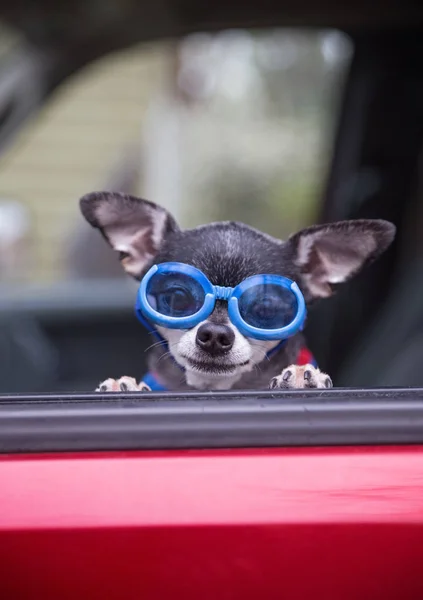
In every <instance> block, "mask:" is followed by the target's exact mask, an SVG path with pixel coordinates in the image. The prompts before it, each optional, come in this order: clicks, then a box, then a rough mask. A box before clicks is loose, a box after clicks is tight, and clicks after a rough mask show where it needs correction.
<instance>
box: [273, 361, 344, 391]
mask: <svg viewBox="0 0 423 600" xmlns="http://www.w3.org/2000/svg"><path fill="white" fill-rule="evenodd" d="M269 387H270V389H271V390H274V389H281V390H301V389H311V388H319V389H321V388H331V387H333V383H332V379H331V378H330V377H329V375H326V373H322V371H320V370H319V369H316V367H313V365H302V366H298V365H291V366H289V367H286V369H284V370H283V371H282V373H281V374H280V375H278V376H277V377H274V378H273V379H272V380H271V381H270V384H269Z"/></svg>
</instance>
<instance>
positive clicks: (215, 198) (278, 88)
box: [0, 3, 421, 392]
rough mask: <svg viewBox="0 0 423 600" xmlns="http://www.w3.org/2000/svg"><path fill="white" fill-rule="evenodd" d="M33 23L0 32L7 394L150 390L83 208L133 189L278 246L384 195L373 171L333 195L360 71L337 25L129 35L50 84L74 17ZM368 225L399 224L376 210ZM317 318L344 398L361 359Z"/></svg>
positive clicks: (68, 58)
mask: <svg viewBox="0 0 423 600" xmlns="http://www.w3.org/2000/svg"><path fill="white" fill-rule="evenodd" d="M24 4H25V3H24ZM94 4H95V3H94ZM94 4H92V6H94ZM111 5H112V4H110V6H111ZM90 6H91V4H90ZM92 6H91V8H92ZM27 8H28V7H26V9H27ZM96 10H97V9H96ZM98 10H99V9H98ZM16 14H17V13H16ZM34 14H35V13H34ZM34 14H30V13H28V15H27V16H28V18H25V19H22V18H21V15H20V16H19V17H16V15H15V13H13V10H12V11H11V13H10V14H7V15H6V18H5V19H4V20H3V21H2V22H1V21H0V392H20V391H21V392H24V391H42V392H48V391H60V390H69V391H71V390H84V389H85V390H90V389H92V388H93V387H95V385H96V384H97V383H98V380H100V379H103V378H104V377H106V376H119V375H122V374H123V373H128V374H131V375H135V376H137V375H139V376H141V375H142V372H143V368H144V361H145V352H144V351H145V348H146V347H147V346H148V342H149V340H148V337H146V335H145V334H144V332H143V331H142V329H141V327H140V325H139V324H137V322H136V320H135V319H134V317H133V315H132V306H133V301H134V292H135V289H136V284H135V283H132V282H131V281H130V280H129V279H127V278H126V276H125V275H124V274H123V272H121V270H120V266H119V264H118V261H117V258H116V256H115V255H114V253H113V252H112V251H111V250H110V249H109V248H108V246H107V245H106V243H105V242H104V240H103V239H102V238H101V236H100V235H99V234H98V233H97V232H95V231H94V230H92V229H91V228H90V227H89V226H88V225H87V224H86V222H85V221H84V220H83V219H82V217H81V215H80V213H79V209H78V200H79V198H80V197H81V196H82V195H83V194H85V193H87V192H89V191H93V190H102V189H110V190H118V191H124V192H127V193H132V194H136V195H139V196H141V197H144V198H148V199H150V200H153V201H155V202H158V203H159V204H162V205H164V206H166V207H167V208H168V209H169V210H170V211H171V212H172V213H173V215H174V216H175V217H176V219H177V220H178V221H179V223H180V224H181V225H182V226H185V227H191V226H195V225H198V224H201V223H205V222H210V221H214V220H226V219H234V220H240V221H244V222H246V223H249V224H251V225H253V226H254V227H257V228H259V229H262V230H263V231H266V232H268V233H270V234H272V235H274V236H277V237H280V238H286V237H287V236H288V235H289V234H290V233H292V232H294V231H296V230H298V229H300V228H302V227H304V226H307V225H309V224H311V223H313V222H317V221H319V220H321V219H322V218H323V217H326V220H335V219H336V218H340V217H342V218H347V217H348V216H350V215H351V216H360V214H358V215H355V214H354V209H355V208H357V207H360V206H362V205H363V202H364V200H366V198H374V197H375V196H377V194H379V193H380V191H381V189H382V188H383V183H381V177H380V175H381V174H380V172H378V171H377V169H375V168H374V167H375V165H374V164H371V163H372V161H370V162H369V161H367V163H368V164H364V167H363V165H361V166H360V168H359V169H357V168H356V169H355V170H354V173H353V174H352V175H351V174H350V175H349V176H348V177H346V176H345V175H344V176H343V177H342V179H341V182H340V183H339V181H338V182H335V183H336V194H334V192H333V190H332V192H331V186H332V188H333V187H334V176H333V171H334V166H336V164H337V163H336V161H337V157H338V155H339V156H341V162H342V160H343V164H344V167H345V165H347V163H348V160H347V161H345V157H344V158H343V159H342V156H344V155H341V154H342V153H341V152H340V151H339V152H338V151H337V147H338V146H339V139H338V142H337V144H338V146H337V145H336V140H337V138H339V136H340V131H342V126H343V123H344V127H345V117H344V116H343V113H344V112H345V106H346V104H347V105H348V98H349V97H350V94H349V92H348V88H349V87H351V85H352V84H351V78H352V79H354V73H355V71H354V69H355V67H354V65H353V60H358V59H360V52H358V51H357V52H356V41H355V36H354V35H349V33H348V32H347V31H341V28H337V27H329V26H324V25H322V26H318V27H316V26H313V27H306V26H300V27H292V26H280V25H279V26H272V27H266V28H257V29H256V28H252V29H250V28H242V27H237V28H229V27H227V28H223V27H222V28H216V31H212V32H208V33H206V32H203V31H202V30H201V28H199V27H198V28H193V29H194V31H193V32H190V33H187V34H186V35H181V36H178V37H176V38H175V37H166V36H165V37H164V38H163V39H158V40H156V41H154V39H152V40H148V41H146V42H144V43H132V40H131V34H130V33H128V39H125V42H124V43H120V42H116V43H109V44H107V43H103V45H102V46H101V48H100V47H96V48H95V50H90V49H89V47H88V45H87V50H86V56H84V57H83V58H80V57H78V58H77V54H78V51H77V50H76V49H75V48H76V47H75V46H71V45H69V46H68V47H65V46H66V45H64V49H63V56H64V57H65V58H64V61H62V66H61V70H60V73H59V74H57V72H56V71H57V70H56V71H55V62H54V61H55V59H56V60H57V56H55V55H54V52H51V47H49V46H48V44H47V45H46V44H44V46H43V44H41V43H40V40H44V38H43V36H44V37H46V36H47V33H46V31H48V35H50V36H52V39H59V38H60V35H64V34H63V31H64V32H65V33H66V35H68V29H69V30H70V29H71V28H72V27H71V25H69V23H71V24H72V16H71V15H69V14H67V13H66V12H63V11H60V10H58V12H57V14H56V13H53V16H54V19H56V17H58V15H59V16H60V18H61V19H62V21H60V19H57V21H55V20H54V19H51V23H49V27H50V29H47V28H46V29H45V30H44V29H42V28H41V29H40V26H39V23H38V22H37V19H36V18H35V16H34ZM80 16H81V15H80ZM109 16H110V15H109ZM112 16H113V15H112ZM30 17H31V18H30ZM31 19H32V20H31ZM110 19H112V17H110ZM43 23H44V21H43ZM52 23H53V25H54V26H53V25H52ZM15 25H16V26H15ZM74 25H75V24H74ZM100 25H101V19H100ZM100 25H99V27H100ZM37 27H38V29H37ZM55 27H56V29H57V30H56V29H54V28H55ZM206 29H207V28H204V30H206ZM51 31H53V34H51ZM28 32H29V34H28ZM94 33H95V32H94ZM97 33H98V32H97ZM85 34H87V32H85V33H79V34H78V35H79V36H80V37H79V38H78V37H77V38H76V39H80V40H83V35H85ZM87 35H88V34H87ZM125 35H126V34H125ZM55 36H56V37H55ZM47 37H48V36H47ZM134 37H136V36H134ZM151 37H152V38H154V36H151ZM157 37H158V38H159V37H161V36H157ZM49 39H50V38H49ZM99 39H100V38H99ZM366 43H368V42H366ZM115 46H116V47H119V49H115ZM120 46H122V47H124V48H120ZM82 47H83V44H81V48H82ZM69 48H71V50H69ZM81 48H78V50H79V51H81ZM55 52H56V53H57V52H58V51H57V50H55ZM378 52H379V50H378ZM67 53H68V54H67ZM377 55H378V54H377V52H376V54H375V56H377ZM357 56H358V59H357ZM360 60H362V57H361V59H360ZM373 66H375V65H373ZM376 68H380V65H376ZM391 73H392V65H391ZM420 83H421V79H419V85H420ZM354 85H355V84H354ZM363 85H364V86H365V85H370V84H366V80H365V78H364V79H363V77H361V88H362V89H363ZM419 89H420V88H419ZM394 93H395V92H394ZM358 100H359V101H361V103H362V104H363V99H362V98H361V99H360V98H358ZM366 118H368V117H366ZM388 126H389V125H388ZM419 127H420V123H419ZM355 128H356V130H357V132H358V131H359V126H358V121H357V125H356V126H355V125H354V124H352V130H351V125H350V131H349V136H350V137H349V139H350V140H351V135H353V136H354V135H355V132H354V129H355ZM419 131H420V129H419ZM354 143H355V144H357V143H358V142H357V140H355V142H354ZM360 143H361V142H360ZM381 145H382V146H384V142H383V141H381ZM349 147H353V146H351V144H350V146H349ZM341 150H342V148H341ZM357 156H358V154H357ZM338 162H339V161H338ZM385 162H386V160H385ZM388 162H389V161H388ZM364 163H366V161H364ZM341 166H342V165H341ZM385 166H388V167H389V164H386V165H385ZM338 171H339V165H338ZM335 179H336V178H335ZM328 198H332V212H331V213H330V211H329V213H328V210H327V201H328ZM340 198H344V199H346V200H345V201H347V200H348V202H350V204H349V208H348V210H347V211H344V212H345V213H346V214H343V213H342V210H340V209H339V208H337V206H338V205H337V204H336V203H337V202H338V204H339V202H340ZM378 202H379V206H380V199H379V200H378ZM325 211H326V213H328V214H326V215H325ZM388 212H389V211H388ZM391 212H392V211H391ZM365 213H366V211H365ZM368 213H369V211H368V210H367V213H366V214H367V216H385V217H389V214H388V215H384V214H382V213H383V210H380V209H379V208H378V204H376V207H375V206H374V207H373V208H372V209H371V210H370V214H368ZM366 214H364V216H366ZM394 220H395V219H394ZM391 266H392V265H391ZM385 271H386V269H385ZM375 281H377V279H375V280H374V282H375ZM366 285H367V284H366ZM383 290H384V288H383V286H380V290H379V291H380V292H383ZM351 293H352V294H353V296H351ZM356 293H357V294H358V296H357V297H358V301H357V302H356V303H355V305H354V306H353V308H351V306H349V307H348V308H347V309H345V310H347V313H346V314H347V315H348V319H347V320H348V321H349V322H350V333H348V331H346V332H345V335H348V336H349V337H348V338H347V339H350V337H351V345H353V342H355V340H353V339H352V336H353V334H355V330H356V326H355V323H364V322H366V324H368V322H370V321H369V319H370V317H369V314H368V313H366V310H367V308H366V306H365V304H366V302H365V297H366V296H365V290H364V291H363V288H357V291H356ZM345 294H347V295H348V297H349V298H351V297H354V290H353V291H352V292H351V290H349V291H347V292H345ZM363 294H364V295H363ZM344 298H345V296H344ZM337 302H342V297H341V300H337ZM374 302H376V301H374ZM363 305H364V306H363ZM345 306H346V304H345V303H344V304H342V306H341V309H339V310H341V313H339V315H338V323H339V319H340V320H341V321H340V322H342V323H345V314H343V313H342V311H343V310H344V308H343V307H345ZM374 306H375V307H376V306H377V308H378V311H379V312H380V311H381V310H382V308H381V306H379V305H377V304H376V303H375V304H374ZM379 309H380V310H379ZM324 310H326V312H322V313H320V317H319V316H318V317H317V318H316V317H315V318H314V326H313V319H312V323H311V327H310V335H311V339H312V346H313V348H312V349H313V350H314V351H315V352H316V354H317V355H318V358H320V360H321V362H323V364H322V366H323V367H325V368H328V369H329V370H330V372H331V374H334V379H335V383H336V382H337V377H336V376H337V373H339V382H340V383H345V377H342V367H343V366H345V364H347V363H348V360H349V359H351V357H350V356H347V355H346V353H345V351H344V355H343V356H342V357H341V354H342V352H341V354H340V353H339V350H340V348H341V350H342V349H343V347H344V345H345V342H344V343H342V341H341V342H340V341H339V340H337V339H335V338H336V334H337V331H338V330H339V328H338V327H337V322H336V320H334V319H332V321H330V319H329V318H328V312H327V311H329V312H330V313H331V314H333V315H335V305H330V304H329V305H328V308H326V309H324ZM336 310H338V309H336ZM338 312H339V311H338ZM379 312H378V314H379ZM350 317H351V318H350ZM373 317H374V315H373ZM322 319H328V320H327V323H326V322H325V323H324V324H323V325H322ZM366 319H367V321H366ZM313 340H314V342H313ZM357 344H358V345H357ZM357 344H356V348H357V349H358V350H356V352H358V353H359V354H360V353H361V350H360V343H358V342H357ZM361 344H363V342H361ZM329 345H330V347H331V349H330V350H329V349H328V348H329ZM366 345H368V344H366ZM338 357H339V361H338ZM341 358H342V360H341ZM337 361H338V362H337ZM331 367H332V368H331ZM369 373H370V374H369ZM372 373H373V372H372V371H371V370H370V372H369V371H367V374H366V370H365V369H364V370H363V369H361V370H360V369H358V371H357V372H356V373H355V375H354V369H353V375H352V377H351V385H373V384H375V385H376V384H380V383H384V382H385V381H384V378H383V377H382V376H381V377H379V378H378V377H373V379H372ZM404 377H405V376H403V375H401V377H397V381H389V378H388V380H386V382H385V383H387V384H388V385H392V384H396V383H397V382H398V384H401V385H402V384H404ZM405 379H406V380H407V381H409V379H407V378H406V377H405ZM411 383H414V384H415V383H416V382H415V381H411ZM417 383H418V382H417Z"/></svg>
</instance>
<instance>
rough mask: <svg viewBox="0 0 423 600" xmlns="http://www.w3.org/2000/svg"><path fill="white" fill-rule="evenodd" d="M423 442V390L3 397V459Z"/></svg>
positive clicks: (0, 399) (0, 423)
mask: <svg viewBox="0 0 423 600" xmlns="http://www.w3.org/2000/svg"><path fill="white" fill-rule="evenodd" d="M381 444H383V445H385V444H423V389H392V388H390V389H374V390H358V389H332V390H309V391H295V392H277V393H273V392H258V393H256V392H242V393H236V394H235V393H233V392H224V393H205V394H198V393H189V394H183V395H180V394H162V393H155V394H138V393H126V394H106V395H103V394H61V395H55V394H51V395H25V396H22V395H16V396H0V452H1V453H21V452H67V451H97V450H100V451H101V450H127V449H133V450H135V449H140V450H142V449H149V450H152V449H155V450H166V449H188V448H192V449H198V448H252V447H277V446H279V447H281V446H282V447H283V446H328V445H381Z"/></svg>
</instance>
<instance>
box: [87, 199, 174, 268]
mask: <svg viewBox="0 0 423 600" xmlns="http://www.w3.org/2000/svg"><path fill="white" fill-rule="evenodd" d="M80 208H81V212H82V214H83V215H84V217H85V218H86V220H87V221H88V223H89V224H90V225H91V226H92V227H95V228H96V229H99V230H100V231H101V233H102V234H103V236H104V237H105V238H106V240H107V241H108V242H109V244H110V245H111V246H112V248H113V249H114V250H116V251H117V252H119V258H120V261H121V263H122V266H123V268H124V269H125V271H126V272H127V273H129V274H130V275H132V276H133V277H135V278H136V279H140V278H141V276H142V274H143V272H144V271H145V269H146V268H147V267H148V265H149V264H150V263H151V262H152V261H153V259H154V257H155V255H156V254H157V252H158V251H159V249H160V246H161V245H162V243H163V241H164V239H165V238H166V236H167V235H168V234H170V233H172V232H174V231H178V226H177V224H176V222H175V220H174V219H173V217H172V216H171V215H170V214H169V213H168V212H167V211H166V210H165V209H164V208H161V207H160V206H158V205H157V204H154V203H153V202H149V201H148V200H141V198H136V197H134V196H129V195H127V194H120V193H118V192H92V193H91V194H86V195H85V196H83V198H81V200H80Z"/></svg>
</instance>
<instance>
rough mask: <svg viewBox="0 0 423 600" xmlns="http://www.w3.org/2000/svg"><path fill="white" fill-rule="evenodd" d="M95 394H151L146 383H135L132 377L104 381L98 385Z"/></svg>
mask: <svg viewBox="0 0 423 600" xmlns="http://www.w3.org/2000/svg"><path fill="white" fill-rule="evenodd" d="M95 391H96V392H151V389H150V388H149V387H148V385H147V384H146V383H144V382H143V381H141V383H140V384H138V383H137V382H136V380H135V379H134V378H133V377H121V378H120V379H106V381H103V382H102V383H100V385H99V386H98V388H97V389H96V390H95Z"/></svg>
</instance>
